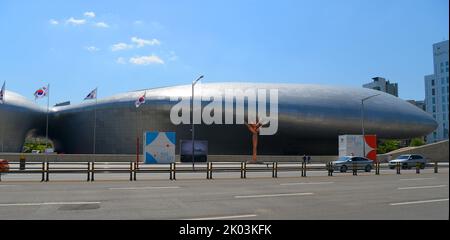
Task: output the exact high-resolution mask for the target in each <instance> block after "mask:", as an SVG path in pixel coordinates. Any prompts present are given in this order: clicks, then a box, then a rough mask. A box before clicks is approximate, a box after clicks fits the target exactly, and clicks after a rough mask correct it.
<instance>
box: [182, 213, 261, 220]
mask: <svg viewBox="0 0 450 240" xmlns="http://www.w3.org/2000/svg"><path fill="white" fill-rule="evenodd" d="M256 216H258V215H256V214H245V215H234V216H220V217H203V218H190V219H183V220H221V219H233V218H249V217H256Z"/></svg>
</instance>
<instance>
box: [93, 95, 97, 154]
mask: <svg viewBox="0 0 450 240" xmlns="http://www.w3.org/2000/svg"><path fill="white" fill-rule="evenodd" d="M97 96H98V87H97V88H95V106H94V146H93V149H94V161H93V162H94V163H95V131H96V128H97Z"/></svg>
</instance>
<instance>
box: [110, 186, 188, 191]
mask: <svg viewBox="0 0 450 240" xmlns="http://www.w3.org/2000/svg"><path fill="white" fill-rule="evenodd" d="M173 188H180V187H179V186H171V187H123V188H109V190H151V189H173Z"/></svg>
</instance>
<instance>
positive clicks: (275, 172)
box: [272, 162, 278, 178]
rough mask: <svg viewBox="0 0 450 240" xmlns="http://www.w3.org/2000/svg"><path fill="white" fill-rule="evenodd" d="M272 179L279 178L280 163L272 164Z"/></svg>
mask: <svg viewBox="0 0 450 240" xmlns="http://www.w3.org/2000/svg"><path fill="white" fill-rule="evenodd" d="M272 177H273V178H278V162H273V163H272Z"/></svg>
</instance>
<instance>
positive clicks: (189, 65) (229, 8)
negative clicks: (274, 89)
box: [0, 0, 449, 105]
mask: <svg viewBox="0 0 450 240" xmlns="http://www.w3.org/2000/svg"><path fill="white" fill-rule="evenodd" d="M448 7H449V6H448V1H447V0H340V1H336V0H314V1H312V0H310V1H306V0H292V1H284V0H280V1H261V0H239V1H238V0H236V1H235V0H214V1H210V0H204V1H200V0H189V1H182V0H178V1H175V0H174V1H149V0H145V1H134V0H129V1H106V0H97V1H84V0H83V1H82V0H79V1H75V0H68V1H53V0H52V1H50V0H40V1H25V0H0V84H2V82H3V81H5V80H6V81H7V89H9V90H12V91H15V92H18V93H20V94H22V95H24V96H26V97H28V98H30V99H33V93H34V91H35V90H36V89H37V88H39V87H41V86H43V85H45V84H46V83H50V84H51V104H54V103H57V102H62V101H66V100H70V101H71V102H72V103H78V102H81V101H82V99H83V98H84V97H85V96H86V95H87V94H88V93H89V92H90V90H92V89H93V88H95V87H97V86H98V88H99V97H100V98H101V97H106V96H111V95H113V94H116V93H121V92H125V91H130V90H136V89H144V88H151V87H160V86H170V85H177V84H189V83H190V82H191V81H192V80H194V79H195V78H196V77H197V76H199V75H201V74H203V75H205V79H204V80H203V82H204V83H206V82H221V81H232V82H240V81H250V82H284V83H316V84H329V85H345V86H354V87H361V85H362V84H363V83H366V82H369V81H371V78H372V77H375V76H381V77H385V78H387V79H389V80H391V81H393V82H398V83H399V95H400V97H401V98H404V99H423V98H424V95H425V94H424V80H423V76H424V75H427V74H431V73H432V72H433V66H432V65H433V63H432V44H433V43H436V42H440V41H442V40H447V39H448V35H449V34H448V29H449V25H448V20H449V13H448ZM45 102H46V101H45V100H43V101H42V100H41V102H40V104H43V105H45Z"/></svg>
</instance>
